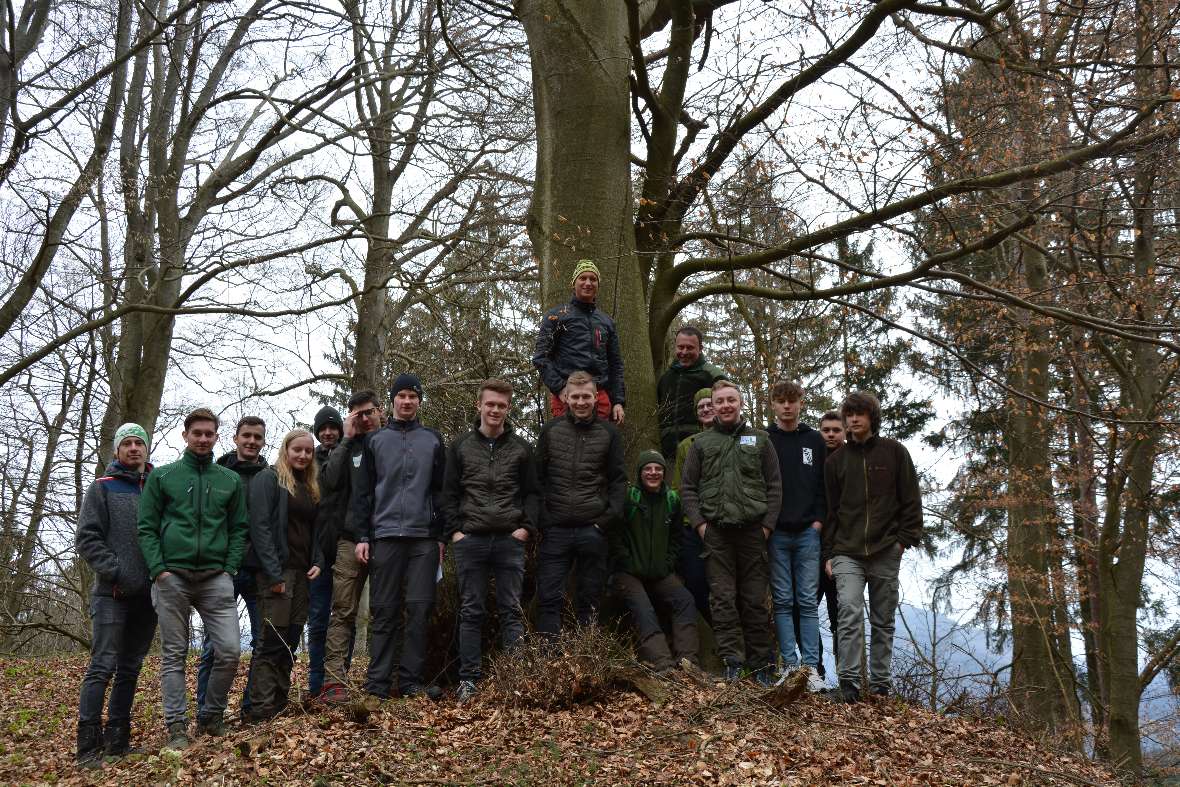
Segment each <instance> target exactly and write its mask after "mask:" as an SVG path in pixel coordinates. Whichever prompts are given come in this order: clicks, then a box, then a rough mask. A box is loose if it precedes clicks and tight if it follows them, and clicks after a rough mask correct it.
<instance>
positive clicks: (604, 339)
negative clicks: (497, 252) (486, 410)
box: [533, 298, 627, 404]
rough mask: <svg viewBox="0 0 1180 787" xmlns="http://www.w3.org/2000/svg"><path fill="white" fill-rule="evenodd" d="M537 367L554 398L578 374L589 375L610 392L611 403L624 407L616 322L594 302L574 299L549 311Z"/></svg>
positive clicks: (539, 336)
mask: <svg viewBox="0 0 1180 787" xmlns="http://www.w3.org/2000/svg"><path fill="white" fill-rule="evenodd" d="M533 366H535V367H537V370H538V371H539V372H540V373H541V382H543V383H545V387H546V388H548V389H549V390H550V391H551V392H552V393H553V395H554V396H557V395H558V394H560V393H561V389H562V388H564V387H565V381H566V379H567V378H568V377H569V376H570V375H571V374H573V373H574V372H578V371H582V372H587V373H589V374H590V375H591V376H592V377H593V378H594V382H595V383H596V384H597V385H598V387H599V388H603V389H605V390H606V392H607V394H608V395H609V396H610V401H611V404H623V403H624V402H625V401H626V398H627V389H626V387H625V385H624V384H623V355H622V353H621V352H620V350H619V335H618V333H617V332H616V331H615V322H614V320H612V319H611V318H610V316H609V315H607V313H606V312H604V311H602V310H601V309H599V308H598V307H597V306H595V305H594V304H593V303H583V302H582V301H580V300H578V299H577V298H571V299H570V300H569V302H568V303H563V304H561V305H560V306H556V307H554V308H552V309H550V310H549V311H547V312H545V316H543V317H542V318H541V326H540V328H539V329H538V330H537V345H536V352H535V353H534V354H533Z"/></svg>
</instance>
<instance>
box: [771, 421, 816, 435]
mask: <svg viewBox="0 0 1180 787" xmlns="http://www.w3.org/2000/svg"><path fill="white" fill-rule="evenodd" d="M766 431H768V432H782V433H783V434H805V433H807V432H814V431H815V430H814V429H812V428H811V427H810V426H808V425H807V424H805V423H803V422H802V421H800V422H799V423H798V424H796V425H795V431H793V432H788V431H787V430H786V429H783V428H782V427H781V426H779V425H778V421H771V423H770V426H768V427H766Z"/></svg>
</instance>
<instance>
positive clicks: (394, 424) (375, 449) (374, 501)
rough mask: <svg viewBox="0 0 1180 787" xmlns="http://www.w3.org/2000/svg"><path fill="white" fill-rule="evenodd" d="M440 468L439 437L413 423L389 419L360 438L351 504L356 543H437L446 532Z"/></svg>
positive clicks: (442, 447)
mask: <svg viewBox="0 0 1180 787" xmlns="http://www.w3.org/2000/svg"><path fill="white" fill-rule="evenodd" d="M446 463H447V460H446V450H445V445H444V443H443V439H442V435H440V434H439V433H438V432H436V431H435V430H433V429H428V428H427V427H425V426H423V425H422V424H421V423H420V422H419V421H418V419H417V418H415V419H414V420H412V421H398V420H396V419H393V418H391V419H389V422H388V423H387V424H386V425H385V426H384V427H382V428H381V429H378V430H376V431H374V432H369V433H368V434H367V435H365V439H364V450H363V453H362V454H361V466H360V474H361V483H360V484H359V485H358V486H357V487H355V488H354V490H353V491H354V497H355V499H354V500H353V502H352V505H353V508H354V509H355V516H356V521H357V523H358V525H359V527H360V531H361V532H360V540H361V541H363V542H372V541H375V540H376V539H378V538H434V539H441V538H442V534H443V531H444V530H445V529H446V527H445V518H446V517H445V515H444V514H443V511H442V500H441V497H442V486H443V477H444V475H445V474H446Z"/></svg>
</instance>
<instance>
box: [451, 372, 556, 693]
mask: <svg viewBox="0 0 1180 787" xmlns="http://www.w3.org/2000/svg"><path fill="white" fill-rule="evenodd" d="M475 408H476V412H477V413H478V416H477V418H476V421H475V424H474V425H473V426H472V428H471V431H470V432H467V433H466V434H464V435H463V436H462V437H460V438H459V439H458V440H456V441H455V442H454V443H452V444H451V445H450V447H449V448H448V449H447V472H446V481H445V482H444V484H443V508H444V510H445V511H446V519H447V534H446V536H447V539H448V540H449V541H450V542H451V549H452V551H453V552H454V554H455V568H456V571H457V573H458V579H459V691H458V697H459V701H460V702H466V701H467V700H469V699H470V698H471V697H472V696H474V694H475V692H476V690H477V683H478V681H479V679H480V678H481V677H482V675H483V669H482V660H483V622H484V617H485V608H486V603H487V596H488V582H489V580H491V579H492V578H493V577H494V578H495V581H496V609H497V612H498V615H499V620H500V646H501V648H503V649H508V648H511V647H513V646H514V645H516V643H517V642H519V641H520V639H521V637H523V636H524V612H523V611H522V609H521V606H520V594H521V589H522V588H523V586H524V559H525V544H526V543H527V542H528V541H529V540H530V539H532V538H534V537H536V535H537V506H538V503H539V489H538V485H537V473H536V468H535V466H534V463H533V449H532V446H530V445H529V444H528V442H527V441H526V440H525V439H524V438H522V437H519V436H518V435H516V434H515V433H514V432H513V431H512V427H511V426H510V425H509V424H508V411H509V410H510V409H511V408H512V384H511V383H508V382H505V381H504V380H485V381H484V383H483V385H481V386H480V389H479V398H478V399H477V400H476V403H475Z"/></svg>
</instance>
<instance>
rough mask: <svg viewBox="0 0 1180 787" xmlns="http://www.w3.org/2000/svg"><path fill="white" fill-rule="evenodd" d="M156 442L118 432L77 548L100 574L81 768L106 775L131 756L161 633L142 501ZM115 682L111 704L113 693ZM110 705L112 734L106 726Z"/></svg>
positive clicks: (130, 428) (85, 507)
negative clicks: (142, 676)
mask: <svg viewBox="0 0 1180 787" xmlns="http://www.w3.org/2000/svg"><path fill="white" fill-rule="evenodd" d="M150 445H151V440H150V438H149V437H148V433H147V431H146V430H144V428H143V427H142V426H140V425H139V424H123V425H122V426H120V427H119V428H118V429H116V430H115V440H114V449H115V451H114V453H115V456H114V461H112V462H111V463H110V464H109V465H107V470H106V475H104V476H103V477H102V478H99V479H98V480H97V481H94V482H93V483H92V484H90V487H89V488H88V489H87V490H86V496H85V497H83V498H82V510H81V511H80V512H79V513H78V532H77V534H76V535H75V537H74V544H75V546H76V547H77V549H78V554H79V556H81V557H82V559H83V560H85V561H86V563H87V564H88V565H89V566H90V569H91V570H92V571H93V572H94V585H93V586H92V587H91V589H90V621H91V644H90V666H89V668H88V669H87V670H86V677H84V678H83V679H82V692H81V698H80V699H79V702H78V748H77V752H76V756H77V761H78V765H79V766H81V767H83V768H99V767H101V766H102V761H103V759H102V758H103V755H104V754H106V755H107V756H110V757H122V756H123V755H125V754H127V753H128V752H129V751H130V750H131V705H132V703H133V702H134V700H135V686H136V684H137V683H138V682H139V670H140V668H141V667H142V666H143V659H144V657H145V656H147V652H148V650H149V649H150V648H151V645H152V637H154V636H155V634H156V611H155V610H154V609H152V599H151V595H150V592H149V591H150V583H149V582H148V569H147V564H146V563H145V562H144V559H143V552H142V551H140V548H139V532H138V530H137V529H136V520H137V518H138V515H139V494H140V492H141V491H142V490H143V485H144V482H145V480H146V479H147V476H148V473H150V472H151V471H152V466H151V465H150V464H148V461H147V458H148V450H149V447H150ZM112 678H114V687H113V688H111V694H110V699H109V700H106V692H107V687H108V686H110V685H111V679H112ZM104 701H106V704H107V723H106V728H105V729H104V728H103V724H102V708H103V703H104Z"/></svg>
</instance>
